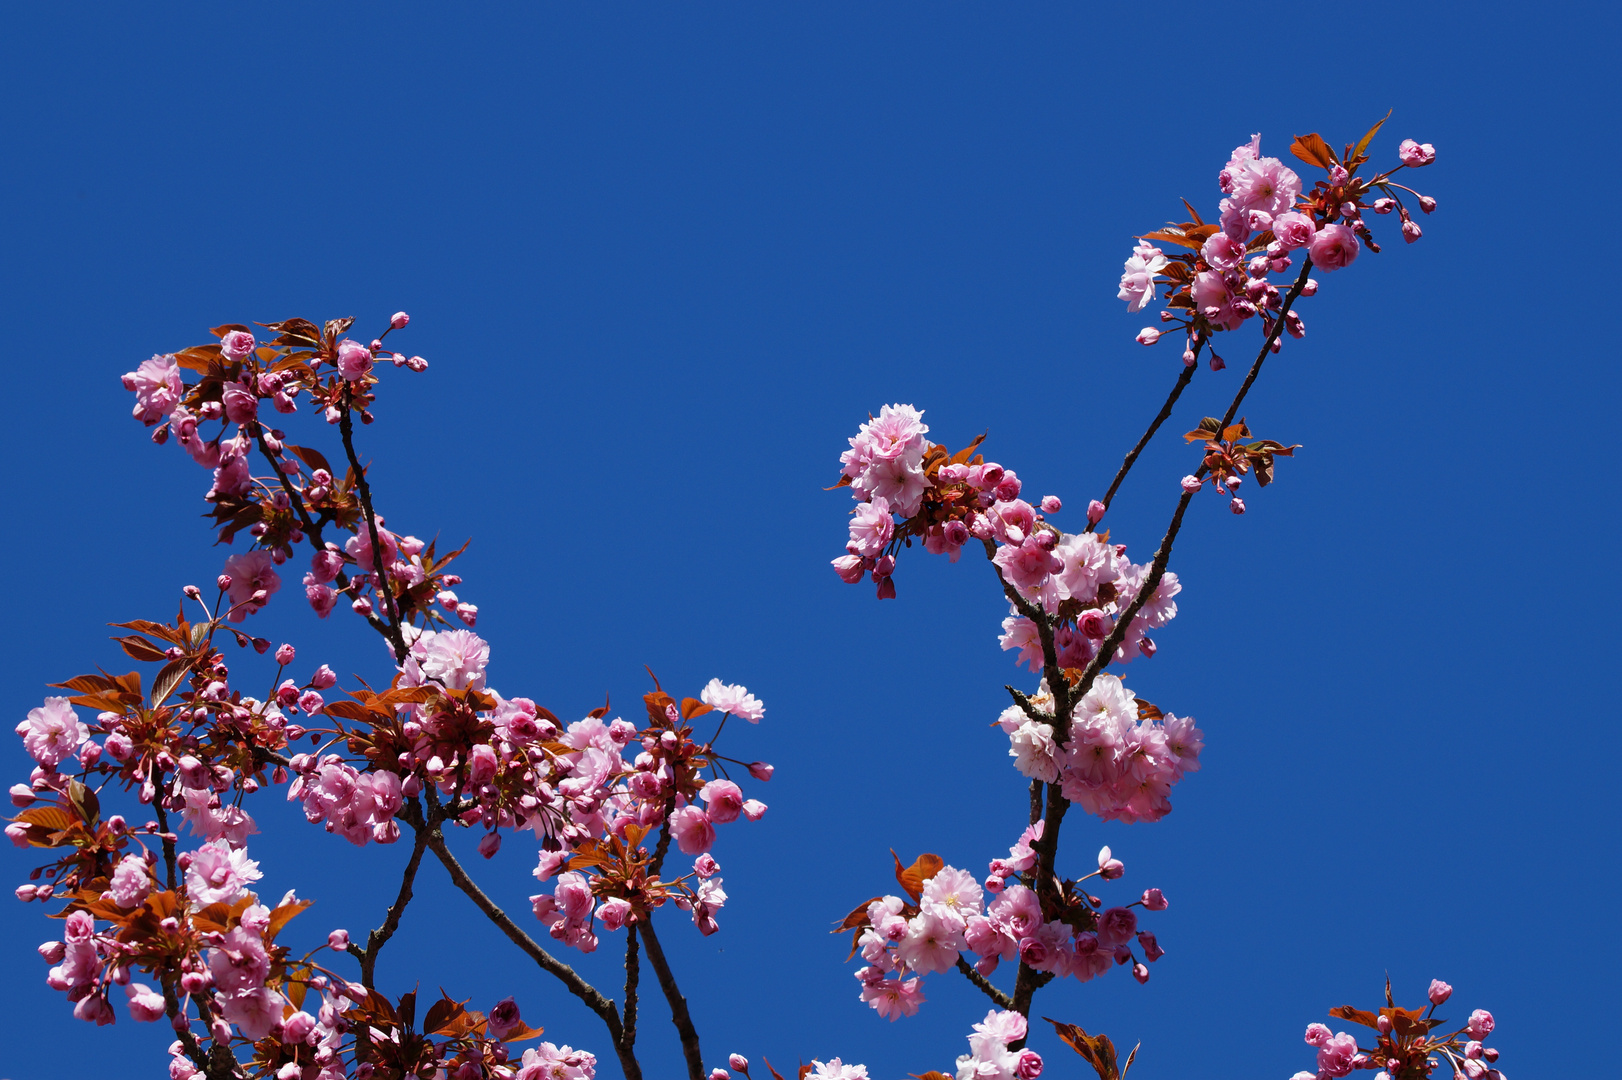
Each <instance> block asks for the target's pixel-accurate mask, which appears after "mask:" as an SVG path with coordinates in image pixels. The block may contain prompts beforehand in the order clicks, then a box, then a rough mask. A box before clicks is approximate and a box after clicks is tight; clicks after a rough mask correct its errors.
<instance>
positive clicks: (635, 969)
mask: <svg viewBox="0 0 1622 1080" xmlns="http://www.w3.org/2000/svg"><path fill="white" fill-rule="evenodd" d="M641 975H642V965H641V964H640V963H638V961H637V955H636V926H635V925H634V924H633V925H631V926H627V927H626V928H625V1025H624V1033H623V1034H622V1035H621V1036H620V1046H621V1047H623V1048H624V1050H625V1051H626V1052H627V1053H629V1052H630V1050H631V1048H632V1047H634V1046H635V1045H636V987H637V982H638V980H639V979H640V978H641Z"/></svg>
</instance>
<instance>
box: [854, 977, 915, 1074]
mask: <svg viewBox="0 0 1622 1080" xmlns="http://www.w3.org/2000/svg"><path fill="white" fill-rule="evenodd" d="M921 982H922V980H921V979H918V978H911V979H907V980H904V981H903V980H901V979H883V980H880V981H878V982H869V983H863V984H862V993H861V999H862V1000H863V1001H865V1002H867V1003H868V1004H869V1005H871V1006H873V1008H874V1010H875V1011H877V1012H878V1014H879V1015H880V1016H881V1017H884V1018H885V1019H886V1020H889V1021H891V1022H894V1021H896V1020H899V1019H901V1018H902V1017H903V1016H913V1015H916V1014H917V1012H918V1006H919V1005H921V1004H923V1001H924V991H923V989H922V987H921V986H920V985H919V984H920V983H921ZM836 1060H837V1059H836Z"/></svg>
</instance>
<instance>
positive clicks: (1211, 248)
mask: <svg viewBox="0 0 1622 1080" xmlns="http://www.w3.org/2000/svg"><path fill="white" fill-rule="evenodd" d="M1200 258H1202V259H1204V260H1205V261H1206V264H1207V265H1209V266H1210V267H1211V268H1212V269H1213V270H1232V269H1234V268H1236V267H1237V266H1238V265H1239V264H1240V263H1241V262H1243V261H1244V258H1245V245H1243V244H1241V243H1239V241H1237V240H1235V239H1234V238H1233V237H1231V236H1229V235H1228V234H1227V233H1221V232H1219V233H1212V234H1211V237H1210V239H1208V240H1206V241H1205V243H1204V244H1203V245H1201V247H1200Z"/></svg>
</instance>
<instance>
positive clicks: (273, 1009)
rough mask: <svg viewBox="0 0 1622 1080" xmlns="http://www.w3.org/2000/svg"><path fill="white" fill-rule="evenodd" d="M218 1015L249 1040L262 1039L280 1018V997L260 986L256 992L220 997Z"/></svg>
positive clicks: (245, 991) (247, 991)
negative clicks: (234, 1026) (233, 1025)
mask: <svg viewBox="0 0 1622 1080" xmlns="http://www.w3.org/2000/svg"><path fill="white" fill-rule="evenodd" d="M219 1003H220V1015H221V1016H223V1017H225V1020H226V1022H227V1023H231V1024H235V1025H236V1026H237V1030H238V1031H240V1032H241V1033H242V1034H243V1036H244V1037H246V1038H249V1039H256V1040H257V1039H263V1038H264V1037H265V1036H266V1035H269V1034H270V1030H271V1028H273V1027H275V1026H276V1023H277V1022H278V1021H279V1020H281V1018H282V996H281V995H280V994H278V993H276V992H275V991H274V990H269V989H266V988H265V987H263V986H261V987H259V988H258V989H257V990H243V991H241V992H240V993H236V994H231V995H229V996H227V995H223V994H222V995H220V997H219Z"/></svg>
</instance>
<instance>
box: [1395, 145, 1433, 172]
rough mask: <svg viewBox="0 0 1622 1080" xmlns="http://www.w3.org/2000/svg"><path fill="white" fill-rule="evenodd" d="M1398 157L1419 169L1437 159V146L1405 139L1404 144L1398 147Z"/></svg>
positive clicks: (1407, 164)
mask: <svg viewBox="0 0 1622 1080" xmlns="http://www.w3.org/2000/svg"><path fill="white" fill-rule="evenodd" d="M1397 157H1398V158H1400V159H1401V160H1402V163H1403V164H1404V165H1406V166H1408V167H1409V168H1411V169H1417V168H1420V167H1421V166H1424V165H1429V164H1430V163H1431V162H1433V161H1435V160H1436V147H1434V146H1432V145H1431V144H1430V143H1417V142H1414V140H1412V139H1404V140H1402V144H1401V145H1400V146H1398V147H1397Z"/></svg>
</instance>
